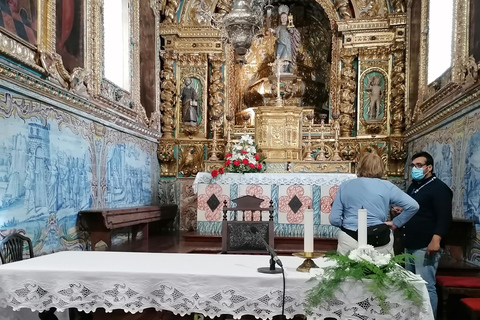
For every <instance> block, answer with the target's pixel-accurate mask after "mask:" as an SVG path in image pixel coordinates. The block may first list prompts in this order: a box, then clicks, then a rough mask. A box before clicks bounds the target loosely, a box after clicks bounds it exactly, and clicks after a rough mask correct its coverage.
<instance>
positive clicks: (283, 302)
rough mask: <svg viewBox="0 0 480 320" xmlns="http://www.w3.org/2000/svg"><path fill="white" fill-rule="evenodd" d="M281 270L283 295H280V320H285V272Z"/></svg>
mask: <svg viewBox="0 0 480 320" xmlns="http://www.w3.org/2000/svg"><path fill="white" fill-rule="evenodd" d="M281 268H282V278H283V293H282V320H284V319H285V270H283V267H281Z"/></svg>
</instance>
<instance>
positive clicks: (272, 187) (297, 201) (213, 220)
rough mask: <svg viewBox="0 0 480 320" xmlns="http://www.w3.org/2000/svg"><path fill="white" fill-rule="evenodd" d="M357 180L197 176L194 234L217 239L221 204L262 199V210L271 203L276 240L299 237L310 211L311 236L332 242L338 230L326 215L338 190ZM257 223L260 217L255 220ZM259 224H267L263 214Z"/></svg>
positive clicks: (329, 175)
mask: <svg viewBox="0 0 480 320" xmlns="http://www.w3.org/2000/svg"><path fill="white" fill-rule="evenodd" d="M354 178H356V175H355V174H349V173H289V174H285V173H245V174H242V173H226V174H223V175H219V176H217V177H215V178H213V177H212V175H211V174H210V173H208V172H200V173H198V174H197V177H196V178H195V181H194V184H193V188H194V191H195V192H196V193H197V197H198V202H197V203H198V206H197V233H198V234H200V235H220V233H221V224H222V208H223V205H224V201H227V207H231V206H232V205H233V203H232V202H231V200H233V199H236V198H239V197H241V196H244V195H253V196H255V197H257V198H261V199H264V201H263V202H262V203H261V205H260V206H261V207H264V208H268V206H269V204H270V201H271V200H272V201H273V208H274V216H273V217H274V226H275V227H274V230H275V236H281V237H301V236H303V234H304V228H303V223H304V213H305V212H306V210H313V222H314V236H315V237H320V238H334V237H336V234H337V232H338V228H337V227H334V226H331V225H330V222H329V219H328V217H329V214H330V210H331V206H332V203H333V200H334V198H335V195H336V193H337V190H338V186H339V185H340V184H341V183H342V182H343V181H346V180H349V179H354ZM254 218H255V219H257V220H258V219H259V217H255V216H254ZM262 220H263V221H266V220H268V214H267V213H266V212H264V213H263V216H262Z"/></svg>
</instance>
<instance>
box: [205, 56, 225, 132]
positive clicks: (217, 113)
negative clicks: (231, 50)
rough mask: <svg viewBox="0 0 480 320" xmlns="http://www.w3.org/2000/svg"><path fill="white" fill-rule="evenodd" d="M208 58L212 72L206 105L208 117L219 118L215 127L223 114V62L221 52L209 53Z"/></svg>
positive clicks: (219, 122)
mask: <svg viewBox="0 0 480 320" xmlns="http://www.w3.org/2000/svg"><path fill="white" fill-rule="evenodd" d="M208 60H209V62H210V65H211V67H212V74H211V76H210V86H209V88H208V93H209V100H208V106H209V108H210V109H209V111H208V115H209V117H210V118H213V117H218V118H219V119H220V120H218V121H217V128H218V127H219V126H220V124H221V122H222V114H223V108H224V107H223V103H224V98H225V95H224V93H223V92H224V89H225V85H224V82H223V81H222V80H223V74H222V66H223V64H224V63H225V60H224V59H223V55H222V54H209V55H208Z"/></svg>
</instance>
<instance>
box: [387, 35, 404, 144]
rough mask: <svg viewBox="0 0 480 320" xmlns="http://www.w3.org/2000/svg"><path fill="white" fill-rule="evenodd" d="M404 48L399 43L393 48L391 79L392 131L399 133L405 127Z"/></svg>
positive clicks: (395, 133)
mask: <svg viewBox="0 0 480 320" xmlns="http://www.w3.org/2000/svg"><path fill="white" fill-rule="evenodd" d="M404 110H405V48H404V46H403V44H401V43H399V44H397V45H396V46H395V47H394V48H393V70H392V81H391V104H390V112H391V114H392V120H391V124H392V133H393V134H394V135H401V134H402V133H403V130H404V128H405V113H404Z"/></svg>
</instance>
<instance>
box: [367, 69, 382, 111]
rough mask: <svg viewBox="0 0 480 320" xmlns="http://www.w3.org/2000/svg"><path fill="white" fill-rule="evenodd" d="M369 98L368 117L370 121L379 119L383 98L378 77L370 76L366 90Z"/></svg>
mask: <svg viewBox="0 0 480 320" xmlns="http://www.w3.org/2000/svg"><path fill="white" fill-rule="evenodd" d="M366 91H367V92H368V94H369V96H370V105H369V107H368V115H369V119H370V120H374V119H379V118H380V111H381V110H380V105H381V101H382V98H383V89H382V87H381V86H380V76H372V77H371V78H370V80H369V84H368V88H367V89H366Z"/></svg>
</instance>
